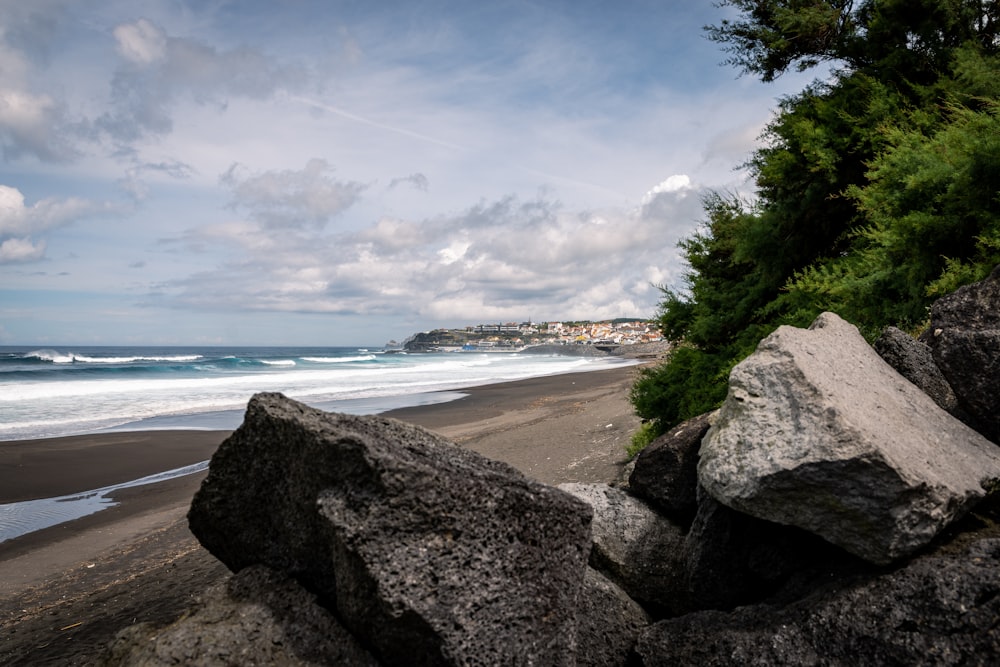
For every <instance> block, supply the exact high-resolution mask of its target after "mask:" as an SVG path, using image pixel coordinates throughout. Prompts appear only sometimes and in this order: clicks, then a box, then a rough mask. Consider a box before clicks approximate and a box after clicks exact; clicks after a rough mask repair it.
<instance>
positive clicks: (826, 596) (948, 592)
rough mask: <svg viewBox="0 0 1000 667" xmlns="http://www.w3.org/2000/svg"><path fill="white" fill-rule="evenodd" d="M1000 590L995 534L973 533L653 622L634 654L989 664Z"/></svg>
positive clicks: (998, 630)
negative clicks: (931, 549)
mask: <svg viewBox="0 0 1000 667" xmlns="http://www.w3.org/2000/svg"><path fill="white" fill-rule="evenodd" d="M998 592H1000V540H998V539H989V540H981V541H979V542H976V543H974V544H973V545H972V546H971V547H970V548H969V549H968V550H967V551H965V552H962V553H958V554H951V555H935V556H925V557H921V558H918V559H916V560H914V561H913V562H912V563H910V564H909V565H908V566H907V567H905V568H903V569H899V570H897V571H895V572H891V573H888V574H884V575H882V576H868V577H857V578H853V579H848V580H839V581H836V582H833V583H832V584H828V585H826V586H825V587H824V588H822V589H820V590H818V591H816V592H814V593H813V594H812V595H810V596H809V597H807V598H804V599H802V600H799V601H798V602H795V603H793V604H790V605H788V606H785V607H778V606H772V605H766V604H761V605H754V606H746V607H740V608H739V609H737V610H735V611H733V612H731V613H723V612H718V611H704V612H697V613H693V614H688V615H687V616H684V617H681V618H676V619H670V620H665V621H660V622H659V623H656V624H655V625H652V626H650V627H649V628H647V629H646V630H645V631H643V632H642V633H641V634H640V636H639V640H638V641H637V643H636V651H637V653H638V654H639V656H640V658H641V660H640V663H641V664H642V665H645V666H646V667H660V666H663V667H666V666H668V665H669V666H671V667H672V666H674V665H701V666H705V667H711V666H718V667H729V666H730V665H826V666H829V667H840V666H843V667H854V666H855V665H859V664H860V665H870V666H873V667H874V666H879V665H938V666H943V665H996V664H1000V624H998V622H997V619H1000V595H998Z"/></svg>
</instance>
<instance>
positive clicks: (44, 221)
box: [0, 185, 115, 262]
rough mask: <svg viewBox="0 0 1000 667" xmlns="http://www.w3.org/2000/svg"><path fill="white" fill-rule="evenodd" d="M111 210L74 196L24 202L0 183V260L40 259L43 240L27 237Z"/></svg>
mask: <svg viewBox="0 0 1000 667" xmlns="http://www.w3.org/2000/svg"><path fill="white" fill-rule="evenodd" d="M114 211H115V209H114V207H113V206H111V205H109V204H103V203H98V202H93V201H89V200H85V199H78V198H75V197H72V198H69V199H61V200H60V199H54V198H50V199H43V200H41V201H38V202H36V203H35V204H33V205H31V206H26V205H25V203H24V195H23V194H21V191H20V190H18V189H17V188H12V187H10V186H7V185H0V242H2V248H0V262H29V261H37V260H40V259H42V258H43V257H44V256H45V248H46V243H45V241H44V240H40V241H37V242H35V241H32V240H31V237H33V236H38V235H39V234H43V233H45V232H47V231H49V230H51V229H54V228H56V227H62V226H64V225H68V224H71V223H73V222H75V221H77V220H81V219H83V218H86V217H89V216H92V215H96V214H99V213H113V212H114Z"/></svg>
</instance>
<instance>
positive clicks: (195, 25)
mask: <svg viewBox="0 0 1000 667" xmlns="http://www.w3.org/2000/svg"><path fill="white" fill-rule="evenodd" d="M721 11H722V10H720V9H718V8H716V7H714V6H713V5H712V3H709V2H705V1H704V0H678V1H675V2H652V1H650V2H644V1H629V2H620V3H606V2H582V1H577V2H525V1H509V2H507V1H498V2H481V3H480V2H476V3H473V2H443V1H442V2H360V1H359V2H348V1H337V0H330V1H311V0H270V1H267V2H243V1H240V2H226V1H222V0H219V1H214V2H212V1H205V2H193V1H183V0H127V1H115V0H76V1H58V0H32V1H31V2H23V1H22V0H0V149H2V161H0V344H23V345H35V344H38V345H43V344H45V345H60V344H77V345H83V344H88V345H96V344H134V345H147V344H148V345H152V344H157V345H159V344H178V345H180V344H223V345H236V344H254V345H258V344H275V345H310V344H319V345H322V344H328V345H351V344H380V343H382V342H385V341H386V340H388V339H390V338H396V339H401V338H403V337H405V336H406V335H408V334H409V333H412V332H414V331H419V330H425V329H429V328H434V327H438V326H459V325H465V324H475V323H478V322H481V321H482V322H487V321H500V320H502V321H522V320H526V319H528V318H531V319H533V320H536V321H538V320H561V319H602V318H613V317H620V316H644V317H649V316H653V315H654V314H655V310H656V303H657V301H658V298H659V296H660V293H659V291H658V290H657V289H656V288H655V287H654V286H655V285H675V284H678V281H679V280H680V277H681V275H682V273H683V269H684V267H683V265H682V263H681V262H680V260H679V259H678V256H677V251H676V242H677V240H678V239H679V238H681V237H683V236H685V235H687V234H689V233H690V232H691V231H692V230H693V229H694V228H695V227H696V225H697V223H698V221H699V219H701V217H702V215H701V209H700V197H701V196H702V194H703V193H704V192H705V191H707V190H710V189H716V190H719V189H725V190H733V191H748V192H749V191H750V189H751V188H750V185H749V184H748V183H747V182H746V174H745V173H743V172H741V171H739V170H738V169H737V167H738V165H739V164H741V163H742V162H743V161H745V160H746V158H747V156H748V154H749V152H750V151H751V150H752V149H753V147H754V146H755V145H757V143H756V142H757V140H758V139H757V137H758V136H759V134H760V132H761V130H762V128H763V126H764V124H765V123H766V122H767V120H768V118H769V117H770V114H771V113H772V110H773V109H774V108H775V106H776V100H777V98H779V97H780V96H782V95H785V94H789V93H793V92H796V91H798V90H799V89H801V88H802V87H803V86H804V85H805V84H806V83H807V82H808V81H809V79H810V78H811V76H810V75H808V74H807V75H797V76H788V77H785V78H783V79H780V80H779V81H778V82H777V83H776V84H771V85H765V84H762V83H759V82H757V81H755V80H754V79H752V78H750V77H742V78H740V77H738V76H737V72H736V71H734V70H733V69H732V68H730V67H727V66H723V65H720V63H721V61H722V60H723V59H724V54H723V53H722V52H721V51H720V50H719V48H718V46H717V45H715V44H713V43H711V42H709V41H708V40H707V39H705V38H704V36H703V33H702V30H701V28H702V26H704V25H705V24H708V23H715V22H718V21H719V20H720V19H721V18H722V14H721V13H720V12H721Z"/></svg>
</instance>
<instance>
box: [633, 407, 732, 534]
mask: <svg viewBox="0 0 1000 667" xmlns="http://www.w3.org/2000/svg"><path fill="white" fill-rule="evenodd" d="M711 414H712V413H707V414H704V415H700V416H698V417H695V418H694V419H689V420H688V421H686V422H684V423H682V424H680V425H678V426H675V427H674V428H673V429H671V430H670V432H668V433H665V434H663V435H661V436H660V437H658V438H657V439H656V440H654V441H653V442H651V443H650V444H649V446H647V447H646V448H645V449H644V450H642V451H641V452H639V456H637V457H636V459H635V468H634V469H633V470H632V474H631V475H630V476H629V480H628V483H629V490H630V491H631V492H632V493H633V494H634V495H636V496H638V497H639V498H642V499H643V500H645V501H647V502H648V503H649V504H650V505H652V506H653V507H655V508H656V509H657V510H659V511H660V512H662V513H663V514H664V515H666V516H668V517H670V518H671V519H673V520H675V521H677V522H678V523H680V524H681V525H683V526H689V525H691V521H692V519H694V515H695V512H696V511H697V510H698V498H697V488H698V449H699V448H700V447H701V439H702V438H703V437H704V436H705V433H706V432H707V431H708V427H709V425H710V424H709V417H710V416H711Z"/></svg>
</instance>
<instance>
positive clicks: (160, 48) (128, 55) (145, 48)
mask: <svg viewBox="0 0 1000 667" xmlns="http://www.w3.org/2000/svg"><path fill="white" fill-rule="evenodd" d="M114 35H115V40H117V42H118V52H119V53H120V54H121V55H122V57H123V58H125V59H126V60H128V61H130V62H132V63H135V64H136V65H140V66H147V65H152V64H153V63H157V62H161V61H163V60H165V59H166V57H167V35H166V33H165V32H163V31H162V30H160V29H159V28H158V27H156V26H155V25H153V24H152V23H150V22H149V21H147V20H146V19H139V20H138V21H136V22H135V23H126V24H122V25H119V26H117V27H116V28H115V29H114Z"/></svg>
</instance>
